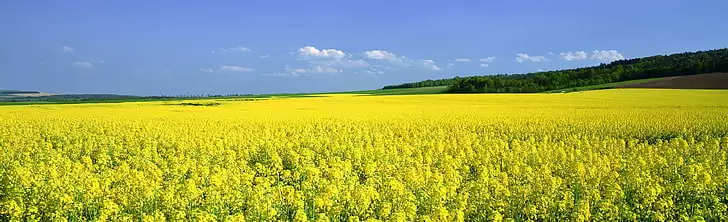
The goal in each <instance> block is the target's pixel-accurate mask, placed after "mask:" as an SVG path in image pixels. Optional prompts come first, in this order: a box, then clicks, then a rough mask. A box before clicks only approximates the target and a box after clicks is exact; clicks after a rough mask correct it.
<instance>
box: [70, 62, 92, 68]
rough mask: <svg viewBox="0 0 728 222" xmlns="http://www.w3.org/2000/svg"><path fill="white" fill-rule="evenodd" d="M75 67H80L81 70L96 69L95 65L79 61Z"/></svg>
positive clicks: (75, 63) (74, 64)
mask: <svg viewBox="0 0 728 222" xmlns="http://www.w3.org/2000/svg"><path fill="white" fill-rule="evenodd" d="M73 66H75V67H79V68H91V67H94V64H93V63H91V62H89V61H78V62H74V63H73Z"/></svg>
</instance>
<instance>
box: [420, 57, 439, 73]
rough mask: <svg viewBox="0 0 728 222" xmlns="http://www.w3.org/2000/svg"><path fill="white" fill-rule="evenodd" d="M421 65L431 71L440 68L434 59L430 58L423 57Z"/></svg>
mask: <svg viewBox="0 0 728 222" xmlns="http://www.w3.org/2000/svg"><path fill="white" fill-rule="evenodd" d="M422 65H423V66H425V68H427V69H430V70H432V71H440V70H441V68H440V67H438V66H437V65H435V61H433V60H430V59H424V60H422Z"/></svg>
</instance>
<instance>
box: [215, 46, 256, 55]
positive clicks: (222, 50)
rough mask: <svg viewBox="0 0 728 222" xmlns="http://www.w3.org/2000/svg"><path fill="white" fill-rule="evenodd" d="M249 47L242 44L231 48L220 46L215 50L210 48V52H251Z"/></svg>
mask: <svg viewBox="0 0 728 222" xmlns="http://www.w3.org/2000/svg"><path fill="white" fill-rule="evenodd" d="M252 51H253V50H251V49H250V48H246V47H242V46H236V47H231V48H220V49H216V50H212V53H213V54H214V53H232V52H252Z"/></svg>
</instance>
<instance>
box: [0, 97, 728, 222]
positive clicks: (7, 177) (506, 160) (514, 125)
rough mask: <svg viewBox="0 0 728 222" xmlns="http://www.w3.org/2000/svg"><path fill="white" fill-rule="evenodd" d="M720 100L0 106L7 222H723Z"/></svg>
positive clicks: (2, 215) (727, 122)
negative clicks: (53, 221)
mask: <svg viewBox="0 0 728 222" xmlns="http://www.w3.org/2000/svg"><path fill="white" fill-rule="evenodd" d="M726 113H728V91H721V90H672V89H611V90H599V91H586V92H578V93H567V94H561V93H549V94H432V95H382V96H370V95H359V94H330V95H316V96H312V97H299V98H278V97H270V98H225V99H210V100H191V101H157V102H128V103H89V104H42V105H16V106H0V149H1V150H2V151H3V152H0V220H59V219H67V220H129V221H138V220H200V221H213V220H230V221H240V220H251V221H260V220H296V221H307V220H310V221H319V220H325V221H328V220H337V221H341V220H354V221H356V220H384V221H390V220H394V221H413V220H416V221H429V220H458V221H463V220H468V221H484V220H492V221H500V220H509V219H512V220H516V221H524V220H535V221H564V220H567V221H568V220H573V221H586V220H596V221H602V220H652V221H666V220H677V221H681V220H685V221H687V220H701V219H704V220H712V221H726V220H728V115H726Z"/></svg>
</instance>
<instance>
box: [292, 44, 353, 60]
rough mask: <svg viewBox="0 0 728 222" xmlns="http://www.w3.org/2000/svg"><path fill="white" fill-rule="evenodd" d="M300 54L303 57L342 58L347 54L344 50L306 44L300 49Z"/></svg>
mask: <svg viewBox="0 0 728 222" xmlns="http://www.w3.org/2000/svg"><path fill="white" fill-rule="evenodd" d="M298 55H299V56H301V57H303V58H333V59H340V58H344V57H345V56H346V53H344V51H341V50H338V49H317V48H316V47H313V46H305V47H303V48H300V49H298Z"/></svg>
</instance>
